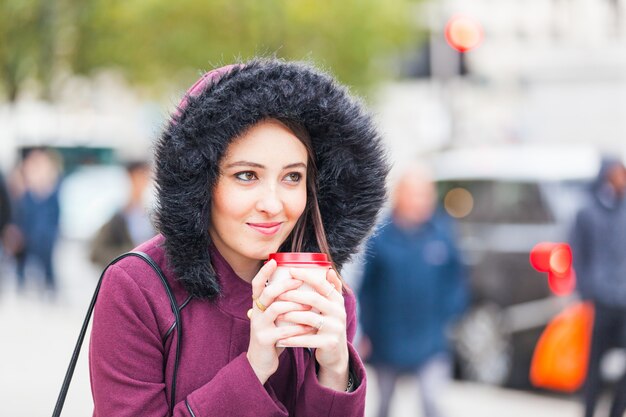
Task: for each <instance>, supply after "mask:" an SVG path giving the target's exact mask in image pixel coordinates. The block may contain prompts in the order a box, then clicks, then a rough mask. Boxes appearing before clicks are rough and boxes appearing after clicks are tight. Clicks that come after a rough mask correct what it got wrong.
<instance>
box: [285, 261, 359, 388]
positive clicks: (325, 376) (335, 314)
mask: <svg viewBox="0 0 626 417" xmlns="http://www.w3.org/2000/svg"><path fill="white" fill-rule="evenodd" d="M290 273H291V275H292V276H293V277H294V278H295V279H296V281H302V282H304V283H306V284H309V285H310V286H311V287H312V288H313V289H314V290H315V291H291V290H290V291H287V292H285V293H283V294H282V295H280V296H279V297H278V299H279V300H281V301H284V302H289V303H297V304H300V305H305V306H310V307H312V308H313V309H316V310H317V311H319V313H317V312H314V311H312V310H303V309H299V310H297V311H296V310H294V311H289V312H286V313H283V314H282V315H281V316H280V317H279V318H280V319H284V320H286V321H289V322H292V323H297V324H299V325H301V326H310V327H313V328H314V330H316V331H315V332H309V334H304V335H293V336H288V337H285V338H282V339H281V340H280V341H279V345H281V346H285V347H289V346H307V347H311V348H316V350H315V359H316V360H317V363H318V364H319V372H318V380H319V382H320V384H322V385H324V386H326V387H328V388H332V389H335V390H337V391H344V390H345V389H346V387H347V384H348V371H349V370H348V366H349V354H348V341H347V336H346V309H345V305H344V300H343V295H342V293H341V290H342V285H341V280H340V279H339V277H338V276H337V272H335V270H333V269H329V270H328V272H327V274H326V279H323V278H322V279H320V278H319V277H316V276H315V275H314V274H311V273H310V272H309V271H307V270H305V269H299V268H292V269H291V270H290Z"/></svg>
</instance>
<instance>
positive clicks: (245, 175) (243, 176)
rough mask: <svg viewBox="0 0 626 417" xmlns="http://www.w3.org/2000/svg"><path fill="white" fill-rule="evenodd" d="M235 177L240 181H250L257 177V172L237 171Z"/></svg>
mask: <svg viewBox="0 0 626 417" xmlns="http://www.w3.org/2000/svg"><path fill="white" fill-rule="evenodd" d="M235 178H237V179H238V180H239V181H244V182H250V181H254V180H255V179H256V174H255V173H254V172H252V171H243V172H238V173H236V174H235Z"/></svg>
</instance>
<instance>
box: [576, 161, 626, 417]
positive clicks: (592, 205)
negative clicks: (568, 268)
mask: <svg viewBox="0 0 626 417" xmlns="http://www.w3.org/2000/svg"><path fill="white" fill-rule="evenodd" d="M625 195H626V169H625V168H624V165H623V163H622V162H621V161H620V160H618V159H615V158H604V159H603V161H602V165H601V168H600V172H599V174H598V178H597V180H596V181H595V183H594V184H593V186H592V190H591V195H590V198H589V200H588V202H587V204H586V205H585V206H584V207H583V208H582V209H581V210H580V211H579V212H578V214H577V216H576V221H575V224H574V227H573V228H572V233H571V238H570V243H571V247H572V253H573V256H574V269H575V271H576V279H577V290H578V292H579V294H580V296H581V298H582V299H583V300H588V301H591V302H593V304H594V307H595V319H594V328H593V334H592V342H591V352H590V357H589V362H588V370H587V379H586V381H585V386H584V403H585V417H592V416H593V415H594V412H595V409H596V403H597V400H598V396H599V393H600V390H601V387H602V381H601V379H600V362H601V360H602V357H603V355H604V354H605V353H606V352H607V351H608V350H609V349H611V348H614V347H622V348H623V347H626V345H625V343H624V342H625V339H626V333H625V332H626V203H625V201H624V196H625ZM625 410H626V374H625V375H623V376H622V378H621V379H620V381H619V382H618V383H617V384H616V385H615V389H614V396H613V403H612V405H611V411H610V414H609V415H610V416H611V417H618V416H619V417H621V416H622V415H623V413H624V411H625Z"/></svg>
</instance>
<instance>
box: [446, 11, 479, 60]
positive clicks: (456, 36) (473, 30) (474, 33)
mask: <svg viewBox="0 0 626 417" xmlns="http://www.w3.org/2000/svg"><path fill="white" fill-rule="evenodd" d="M444 35H445V38H446V41H447V42H448V45H450V46H451V47H452V48H454V49H456V50H457V51H459V52H461V53H464V52H467V51H471V50H472V49H474V48H476V47H477V46H478V45H480V43H481V42H482V40H483V29H482V26H481V25H480V23H479V22H478V21H477V20H476V19H473V18H471V17H469V16H465V15H455V16H452V17H451V18H450V19H449V20H448V23H446V27H445V30H444Z"/></svg>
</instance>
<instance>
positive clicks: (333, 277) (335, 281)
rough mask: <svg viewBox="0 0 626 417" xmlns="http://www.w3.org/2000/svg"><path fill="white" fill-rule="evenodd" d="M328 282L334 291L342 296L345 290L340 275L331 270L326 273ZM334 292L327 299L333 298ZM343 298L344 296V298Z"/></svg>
mask: <svg viewBox="0 0 626 417" xmlns="http://www.w3.org/2000/svg"><path fill="white" fill-rule="evenodd" d="M326 280H327V281H328V282H329V283H330V284H331V285H332V286H333V289H334V291H336V292H337V293H338V294H339V295H341V294H342V290H343V282H341V278H339V274H338V273H337V271H335V270H334V269H333V268H330V269H329V270H328V272H327V273H326ZM332 294H333V291H331V292H330V294H328V295H327V297H330V296H332ZM342 298H343V296H342Z"/></svg>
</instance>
